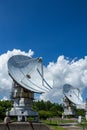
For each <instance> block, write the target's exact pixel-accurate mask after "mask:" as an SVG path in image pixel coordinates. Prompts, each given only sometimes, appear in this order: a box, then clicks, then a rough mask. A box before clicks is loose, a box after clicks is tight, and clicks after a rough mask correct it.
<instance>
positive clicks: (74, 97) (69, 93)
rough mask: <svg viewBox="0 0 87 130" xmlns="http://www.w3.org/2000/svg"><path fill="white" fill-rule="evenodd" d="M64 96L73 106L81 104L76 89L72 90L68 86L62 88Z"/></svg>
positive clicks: (80, 97)
mask: <svg viewBox="0 0 87 130" xmlns="http://www.w3.org/2000/svg"><path fill="white" fill-rule="evenodd" d="M63 93H64V95H65V96H66V97H67V98H68V99H69V100H70V101H71V102H72V103H74V104H76V105H77V104H82V102H83V99H82V96H81V94H80V92H79V89H78V88H74V87H73V86H71V85H69V84H65V85H64V86H63Z"/></svg>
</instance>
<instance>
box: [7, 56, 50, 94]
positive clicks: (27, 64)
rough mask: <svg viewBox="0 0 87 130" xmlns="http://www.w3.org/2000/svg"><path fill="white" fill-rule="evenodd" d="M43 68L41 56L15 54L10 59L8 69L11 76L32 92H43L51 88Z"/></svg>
mask: <svg viewBox="0 0 87 130" xmlns="http://www.w3.org/2000/svg"><path fill="white" fill-rule="evenodd" d="M43 69H44V68H43V65H42V59H41V58H30V57H28V56H24V55H14V56H12V57H11V58H10V59H9V60H8V71H9V75H10V76H11V78H12V79H13V80H14V81H16V82H17V83H18V84H19V85H21V86H22V87H23V88H26V89H27V90H29V91H32V92H36V93H43V92H46V91H48V90H49V88H51V86H50V85H49V84H48V83H47V82H46V80H45V79H44V76H43Z"/></svg>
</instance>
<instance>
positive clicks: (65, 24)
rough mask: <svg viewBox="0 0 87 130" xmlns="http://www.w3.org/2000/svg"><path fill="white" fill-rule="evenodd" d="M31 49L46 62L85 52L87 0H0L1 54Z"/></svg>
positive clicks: (86, 46)
mask: <svg viewBox="0 0 87 130" xmlns="http://www.w3.org/2000/svg"><path fill="white" fill-rule="evenodd" d="M14 48H16V49H21V50H23V51H28V50H29V49H32V50H33V51H34V52H35V56H42V57H43V59H44V62H45V63H46V64H47V63H48V62H50V61H55V60H56V59H57V57H58V56H59V55H64V56H65V57H69V58H71V59H72V58H75V57H78V58H81V57H84V56H85V55H87V52H86V51H87V1H86V0H32V1H29V0H8V1H7V0H4V1H3V0H1V1H0V54H2V53H4V52H7V50H12V49H14Z"/></svg>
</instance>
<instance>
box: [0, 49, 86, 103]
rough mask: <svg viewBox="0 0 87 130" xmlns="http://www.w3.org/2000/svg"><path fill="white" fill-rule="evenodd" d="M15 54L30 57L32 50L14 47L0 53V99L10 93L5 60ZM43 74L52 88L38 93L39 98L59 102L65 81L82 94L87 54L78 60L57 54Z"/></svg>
mask: <svg viewBox="0 0 87 130" xmlns="http://www.w3.org/2000/svg"><path fill="white" fill-rule="evenodd" d="M16 54H23V55H27V56H30V57H32V56H33V55H34V52H33V51H32V50H31V49H30V50H29V51H28V52H24V51H21V50H17V49H14V50H12V51H7V52H6V53H4V54H2V55H0V99H3V98H4V97H7V98H8V97H9V95H10V92H11V88H12V80H11V78H10V77H9V75H8V69H7V61H8V59H9V58H10V57H11V56H13V55H16ZM43 60H44V59H43ZM44 76H45V78H46V80H47V82H48V83H50V84H52V81H53V89H50V90H49V91H47V92H46V93H44V94H42V95H40V99H43V100H50V101H52V102H61V101H62V99H63V93H62V89H63V85H64V84H65V83H68V84H71V85H73V86H74V87H76V88H79V89H80V91H81V94H82V93H83V90H84V89H85V88H86V86H87V56H85V57H84V58H81V59H79V60H76V59H72V60H71V59H69V58H65V57H64V56H63V55H62V56H59V57H58V58H57V61H56V62H49V64H48V65H47V66H46V67H45V71H44Z"/></svg>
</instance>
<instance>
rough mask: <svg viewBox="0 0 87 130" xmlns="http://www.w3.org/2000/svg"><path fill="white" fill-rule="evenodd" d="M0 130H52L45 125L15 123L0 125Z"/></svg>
mask: <svg viewBox="0 0 87 130" xmlns="http://www.w3.org/2000/svg"><path fill="white" fill-rule="evenodd" d="M0 130H51V129H50V128H49V127H48V126H46V125H45V124H43V123H31V122H14V123H9V124H8V125H6V124H5V123H0Z"/></svg>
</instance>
